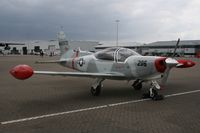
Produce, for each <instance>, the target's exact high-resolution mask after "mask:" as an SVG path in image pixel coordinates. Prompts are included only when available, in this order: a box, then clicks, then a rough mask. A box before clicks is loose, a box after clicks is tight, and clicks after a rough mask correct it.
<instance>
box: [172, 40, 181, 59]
mask: <svg viewBox="0 0 200 133" xmlns="http://www.w3.org/2000/svg"><path fill="white" fill-rule="evenodd" d="M179 43H180V38H178V41H177V43H176V46H175V49H174V52H173V55H172V57H175V54H176V49H177V48H178V45H179Z"/></svg>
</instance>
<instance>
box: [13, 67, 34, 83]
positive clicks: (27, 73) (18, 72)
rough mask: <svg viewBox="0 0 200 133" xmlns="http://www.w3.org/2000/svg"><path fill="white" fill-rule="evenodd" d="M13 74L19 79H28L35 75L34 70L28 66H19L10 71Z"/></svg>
mask: <svg viewBox="0 0 200 133" xmlns="http://www.w3.org/2000/svg"><path fill="white" fill-rule="evenodd" d="M10 74H12V75H13V76H14V77H15V78H17V79H21V80H24V79H27V78H29V77H31V76H32V75H33V69H32V68H31V67H30V66H28V65H18V66H15V67H14V68H12V69H11V70H10Z"/></svg>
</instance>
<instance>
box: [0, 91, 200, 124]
mask: <svg viewBox="0 0 200 133" xmlns="http://www.w3.org/2000/svg"><path fill="white" fill-rule="evenodd" d="M196 92H200V90H194V91H187V92H181V93H175V94H170V95H165V97H175V96H180V95H186V94H192V93H196ZM149 100H151V99H150V98H148V99H139V100H132V101H127V102H119V103H113V104H106V105H102V106H96V107H90V108H84V109H77V110H71V111H66V112H60V113H53V114H47V115H40V116H35V117H29V118H23V119H17V120H10V121H4V122H1V125H7V124H14V123H19V122H25V121H31V120H36V119H44V118H48V117H54V116H60V115H66V114H73V113H79V112H84V111H90V110H96V109H102V108H108V107H114V106H119V105H125V104H131V103H139V102H144V101H149Z"/></svg>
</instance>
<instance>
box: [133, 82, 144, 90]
mask: <svg viewBox="0 0 200 133" xmlns="http://www.w3.org/2000/svg"><path fill="white" fill-rule="evenodd" d="M133 88H134V89H135V90H141V89H142V83H139V84H137V85H135V86H133Z"/></svg>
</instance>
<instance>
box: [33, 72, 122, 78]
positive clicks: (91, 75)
mask: <svg viewBox="0 0 200 133" xmlns="http://www.w3.org/2000/svg"><path fill="white" fill-rule="evenodd" d="M34 74H38V75H51V76H72V77H88V78H105V79H124V78H125V75H123V74H121V73H86V72H54V71H34Z"/></svg>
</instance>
